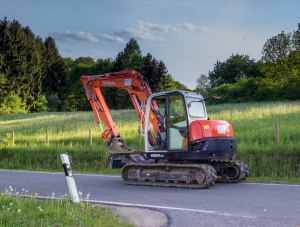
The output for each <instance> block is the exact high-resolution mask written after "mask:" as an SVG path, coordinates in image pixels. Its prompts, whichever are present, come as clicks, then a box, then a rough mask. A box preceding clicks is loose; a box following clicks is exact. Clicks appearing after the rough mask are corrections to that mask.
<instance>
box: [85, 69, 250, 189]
mask: <svg viewBox="0 0 300 227" xmlns="http://www.w3.org/2000/svg"><path fill="white" fill-rule="evenodd" d="M81 81H82V84H83V86H84V88H85V91H86V95H87V99H88V100H89V101H90V104H91V106H92V109H93V112H94V116H95V118H96V121H97V122H98V124H99V126H100V128H101V131H102V138H103V139H104V140H106V141H107V146H108V149H109V151H110V154H109V157H108V167H109V168H122V178H123V180H124V181H125V183H126V184H130V185H149V186H161V187H180V188H198V189H203V188H209V187H211V186H213V185H214V184H215V183H216V182H228V183H236V182H240V181H243V180H245V179H246V178H247V177H248V175H249V170H248V167H247V165H246V164H245V163H243V162H241V161H238V160H236V159H235V155H236V152H237V140H236V138H234V137H233V129H232V126H231V125H230V124H229V123H228V122H226V121H222V120H209V118H208V115H207V112H206V107H205V103H204V98H203V97H202V95H200V94H197V93H193V92H188V91H182V90H172V91H164V92H159V93H154V94H152V91H151V89H150V87H149V85H148V82H147V81H146V79H144V78H143V76H142V75H141V74H139V73H138V72H136V71H134V70H130V71H122V72H111V73H106V74H103V75H96V76H85V75H84V76H81ZM105 87H109V88H120V89H124V90H126V91H127V92H128V94H129V97H130V99H131V101H132V103H133V107H134V109H135V111H136V113H137V115H138V118H139V120H140V122H141V125H142V130H141V131H143V134H144V140H145V141H144V142H145V148H144V151H135V150H132V149H131V148H129V147H128V146H127V145H126V143H125V141H124V139H123V138H122V137H121V135H120V134H119V132H118V130H117V128H116V127H115V124H114V121H113V119H112V116H111V114H110V111H109V108H108V106H107V104H106V102H105V99H104V97H103V94H102V92H101V88H105ZM101 119H102V120H101ZM102 121H103V122H104V124H105V128H104V127H103V126H102Z"/></svg>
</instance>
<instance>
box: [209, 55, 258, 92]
mask: <svg viewBox="0 0 300 227" xmlns="http://www.w3.org/2000/svg"><path fill="white" fill-rule="evenodd" d="M261 76H262V74H261V72H260V71H259V68H258V65H257V63H256V62H255V60H254V59H250V56H248V55H239V54H236V55H231V56H230V57H229V58H228V59H227V60H226V61H225V62H220V61H217V63H216V64H214V69H213V70H212V71H209V72H208V77H209V80H210V84H211V86H212V87H215V86H218V85H220V84H223V83H234V82H236V80H237V79H238V78H239V77H261Z"/></svg>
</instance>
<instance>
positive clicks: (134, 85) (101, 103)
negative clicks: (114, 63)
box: [81, 70, 159, 144]
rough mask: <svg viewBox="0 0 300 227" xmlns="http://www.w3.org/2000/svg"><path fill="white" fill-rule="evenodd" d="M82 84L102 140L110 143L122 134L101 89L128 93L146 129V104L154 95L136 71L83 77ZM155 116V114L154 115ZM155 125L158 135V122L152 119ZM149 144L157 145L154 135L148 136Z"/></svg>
mask: <svg viewBox="0 0 300 227" xmlns="http://www.w3.org/2000/svg"><path fill="white" fill-rule="evenodd" d="M81 82H82V84H83V86H84V88H85V92H86V95H87V99H88V100H89V101H90V103H91V106H92V109H93V112H94V116H95V118H96V121H97V122H98V124H99V126H100V128H101V130H102V138H103V139H105V140H106V141H110V139H111V135H113V137H115V138H118V137H120V134H119V132H118V130H117V128H116V127H115V123H114V121H113V119H112V117H111V114H110V111H109V108H108V106H107V104H106V102H105V99H104V97H103V95H102V92H101V88H104V87H111V88H120V89H124V90H126V91H127V92H128V94H129V96H130V99H131V101H132V103H133V106H134V109H135V111H136V113H137V115H138V117H139V119H140V121H141V123H142V126H143V127H142V128H143V129H144V127H145V125H144V124H145V113H144V110H145V109H146V103H147V99H148V96H150V95H151V94H152V91H151V89H150V87H149V85H148V83H147V82H146V80H144V78H143V76H142V75H141V74H139V73H138V72H136V71H134V70H130V71H122V72H113V73H106V74H103V75H96V76H85V75H83V76H81ZM151 109H152V110H151V113H152V112H155V109H157V106H156V104H155V103H153V104H152V107H151ZM152 115H153V113H152ZM101 118H102V120H103V122H104V123H105V125H106V129H103V127H102V123H101ZM150 121H151V123H152V124H153V127H154V131H155V133H158V130H159V128H158V124H159V123H158V122H159V121H158V120H157V119H156V118H155V117H152V118H151V119H150ZM148 136H150V137H149V142H150V143H152V144H155V139H154V136H153V135H148Z"/></svg>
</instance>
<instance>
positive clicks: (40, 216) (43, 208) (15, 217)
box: [0, 193, 133, 227]
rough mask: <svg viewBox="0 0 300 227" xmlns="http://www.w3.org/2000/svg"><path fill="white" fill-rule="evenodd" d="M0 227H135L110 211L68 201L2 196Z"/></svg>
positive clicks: (0, 198)
mask: <svg viewBox="0 0 300 227" xmlns="http://www.w3.org/2000/svg"><path fill="white" fill-rule="evenodd" d="M0 204H1V206H0V226H7V227H9V226H133V225H131V224H129V223H128V222H125V221H123V220H122V219H121V218H120V217H119V216H116V215H114V214H112V211H111V209H110V208H107V207H100V206H96V205H92V204H89V203H85V202H81V203H78V204H75V203H73V202H71V201H70V200H68V199H60V200H52V199H45V200H40V199H36V198H34V197H32V198H16V197H13V196H12V195H7V194H5V193H2V194H0Z"/></svg>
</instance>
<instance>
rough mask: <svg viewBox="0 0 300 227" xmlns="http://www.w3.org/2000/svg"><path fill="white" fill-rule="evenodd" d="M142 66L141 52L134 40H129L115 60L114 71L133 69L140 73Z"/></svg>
mask: <svg viewBox="0 0 300 227" xmlns="http://www.w3.org/2000/svg"><path fill="white" fill-rule="evenodd" d="M141 64H142V52H141V49H140V46H139V44H138V43H137V41H136V40H135V39H130V40H129V42H128V43H127V44H126V46H125V48H124V50H123V51H121V52H120V53H119V54H118V55H117V58H116V60H115V64H114V71H121V70H130V69H134V70H136V71H140V69H141Z"/></svg>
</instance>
